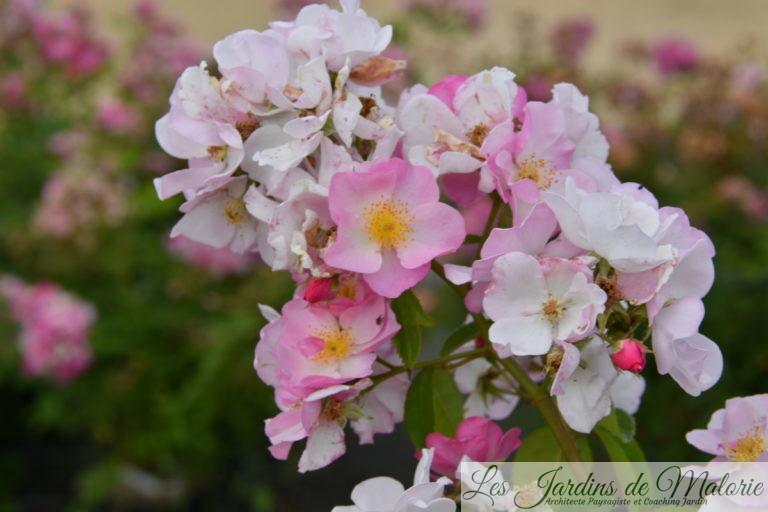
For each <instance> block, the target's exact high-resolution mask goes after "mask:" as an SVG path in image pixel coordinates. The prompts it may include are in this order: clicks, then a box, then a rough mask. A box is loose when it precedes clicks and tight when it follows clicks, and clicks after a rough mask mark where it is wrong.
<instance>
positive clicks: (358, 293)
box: [255, 278, 400, 406]
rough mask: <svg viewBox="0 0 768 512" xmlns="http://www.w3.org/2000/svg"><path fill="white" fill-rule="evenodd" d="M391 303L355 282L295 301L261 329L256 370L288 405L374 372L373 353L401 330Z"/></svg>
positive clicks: (345, 281)
mask: <svg viewBox="0 0 768 512" xmlns="http://www.w3.org/2000/svg"><path fill="white" fill-rule="evenodd" d="M399 328H400V326H399V324H398V323H397V320H396V319H395V316H394V313H393V312H392V310H391V309H390V306H389V304H388V303H387V301H385V299H384V298H383V297H381V296H378V295H376V294H374V293H372V292H371V291H370V290H369V289H368V287H367V286H366V285H365V283H363V282H359V281H355V280H354V279H353V278H349V280H344V281H343V282H341V283H340V285H339V288H338V291H337V294H336V296H335V297H334V298H333V299H332V300H330V301H326V302H316V303H314V304H312V303H308V302H306V301H304V300H303V299H301V298H295V299H293V300H292V301H290V302H288V303H287V304H285V306H283V310H282V316H280V315H275V316H274V317H273V318H272V319H271V322H270V323H269V324H268V325H267V326H266V327H264V329H263V330H262V337H261V341H260V342H259V344H258V345H257V347H256V360H255V367H256V370H257V372H258V373H259V376H260V377H261V379H262V380H263V381H264V382H266V383H267V384H269V385H270V386H273V387H274V388H276V390H277V395H278V404H282V405H283V406H288V405H290V404H295V403H297V402H299V401H301V400H302V399H303V398H304V397H306V396H307V395H309V394H312V393H314V392H316V391H318V390H320V389H323V388H325V387H328V386H334V385H337V384H342V383H345V382H347V381H350V380H353V379H360V378H364V377H368V376H370V375H371V374H372V373H373V363H374V361H375V359H376V354H375V351H376V350H377V349H378V348H379V347H380V346H381V345H382V344H384V343H386V342H387V341H389V340H390V339H391V338H392V336H394V334H395V333H396V332H397V331H398V330H399Z"/></svg>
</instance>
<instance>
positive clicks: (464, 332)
mask: <svg viewBox="0 0 768 512" xmlns="http://www.w3.org/2000/svg"><path fill="white" fill-rule="evenodd" d="M478 336H480V330H479V329H478V328H477V324H475V323H474V322H472V323H471V324H464V325H462V326H461V327H459V328H458V329H456V330H455V331H453V332H452V333H451V334H450V336H448V338H447V339H446V340H445V343H443V348H442V349H440V355H441V356H447V355H448V354H450V353H451V352H453V351H454V350H456V349H457V348H459V347H460V346H462V345H463V344H465V343H466V342H468V341H469V340H473V339H475V338H477V337H478Z"/></svg>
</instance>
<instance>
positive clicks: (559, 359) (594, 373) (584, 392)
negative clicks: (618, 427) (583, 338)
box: [547, 336, 645, 433]
mask: <svg viewBox="0 0 768 512" xmlns="http://www.w3.org/2000/svg"><path fill="white" fill-rule="evenodd" d="M610 354H611V353H610V349H609V347H608V344H607V343H606V342H605V341H603V340H601V339H600V338H598V337H596V336H595V337H592V338H591V339H589V340H588V341H587V343H586V344H584V345H583V346H582V347H581V349H578V348H577V347H576V346H575V345H572V344H569V343H556V346H555V348H553V351H552V352H550V353H549V354H548V355H547V363H548V365H549V366H550V367H551V368H552V369H555V368H556V369H557V370H556V373H555V376H554V379H553V381H552V388H551V391H550V392H551V394H552V395H553V396H555V398H556V401H557V407H558V409H560V413H561V414H562V415H563V419H565V421H566V422H567V423H568V425H569V426H570V427H571V428H572V429H574V430H576V431H577V432H583V433H589V432H591V431H592V429H593V428H595V425H597V423H598V422H599V421H600V420H601V419H603V418H605V417H606V416H608V415H609V414H610V413H611V410H612V409H613V408H614V407H615V408H618V409H622V410H624V411H626V412H628V413H629V414H634V413H636V412H637V410H638V408H639V407H640V398H641V397H642V395H643V392H644V391H645V380H643V378H642V377H641V376H639V375H637V374H635V373H632V372H623V371H619V370H617V369H616V367H615V366H614V363H613V361H612V360H611V357H610Z"/></svg>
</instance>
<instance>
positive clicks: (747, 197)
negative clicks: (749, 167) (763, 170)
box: [717, 174, 768, 220]
mask: <svg viewBox="0 0 768 512" xmlns="http://www.w3.org/2000/svg"><path fill="white" fill-rule="evenodd" d="M717 194H718V195H719V196H720V197H721V198H722V199H724V200H725V201H728V202H731V203H734V204H735V205H736V206H738V208H739V209H740V210H741V211H742V212H743V213H744V214H745V215H747V216H748V217H751V218H752V219H755V220H765V219H766V218H768V194H766V193H765V192H764V191H762V190H760V189H758V188H757V187H755V186H754V185H753V184H752V183H751V182H750V181H749V180H748V179H747V178H745V177H744V176H737V175H734V174H732V175H730V176H726V177H724V178H723V179H722V180H720V183H718V185H717Z"/></svg>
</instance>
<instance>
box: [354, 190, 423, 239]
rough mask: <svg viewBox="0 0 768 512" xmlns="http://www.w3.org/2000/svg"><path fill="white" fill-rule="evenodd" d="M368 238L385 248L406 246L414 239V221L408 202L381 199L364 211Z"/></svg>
mask: <svg viewBox="0 0 768 512" xmlns="http://www.w3.org/2000/svg"><path fill="white" fill-rule="evenodd" d="M363 218H364V219H365V227H366V232H367V233H368V240H370V241H372V242H376V243H378V244H379V245H380V246H381V247H382V248H384V249H391V248H397V249H402V248H404V247H405V246H406V245H407V244H408V242H410V241H412V240H413V238H411V237H410V236H409V235H410V234H411V233H413V228H411V223H412V222H413V221H414V217H413V215H411V213H410V210H409V208H408V203H406V202H404V201H397V200H395V199H380V200H378V201H376V202H375V203H373V204H371V205H369V206H368V207H367V208H366V209H365V210H364V211H363Z"/></svg>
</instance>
